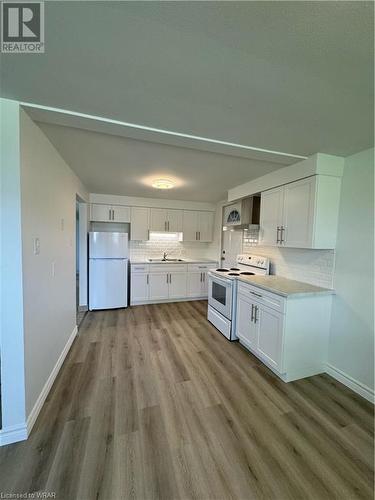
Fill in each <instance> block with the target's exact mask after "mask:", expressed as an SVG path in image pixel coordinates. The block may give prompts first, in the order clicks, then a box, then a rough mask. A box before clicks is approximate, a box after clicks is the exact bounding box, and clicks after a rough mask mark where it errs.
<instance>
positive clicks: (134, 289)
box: [130, 273, 149, 302]
mask: <svg viewBox="0 0 375 500" xmlns="http://www.w3.org/2000/svg"><path fill="white" fill-rule="evenodd" d="M148 280H149V277H148V274H145V273H132V279H131V290H130V292H131V300H132V301H134V302H143V301H145V300H148V297H149V293H148V288H149V286H148V285H149V283H148Z"/></svg>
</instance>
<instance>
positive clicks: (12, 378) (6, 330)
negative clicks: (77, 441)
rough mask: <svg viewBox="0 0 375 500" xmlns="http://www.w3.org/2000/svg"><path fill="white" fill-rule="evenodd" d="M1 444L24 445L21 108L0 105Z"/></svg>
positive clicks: (13, 104) (5, 102)
mask: <svg viewBox="0 0 375 500" xmlns="http://www.w3.org/2000/svg"><path fill="white" fill-rule="evenodd" d="M0 101H1V108H0V115H1V143H0V146H1V147H0V150H1V231H0V235H1V245H0V248H1V268H0V269H1V273H0V277H1V300H0V306H1V309H0V347H1V404H2V432H1V435H0V444H7V443H8V442H14V441H17V440H21V439H25V437H26V428H25V378H24V371H23V366H24V332H23V295H22V253H21V184H20V176H21V164H20V144H19V127H20V124H19V106H18V104H17V103H15V102H13V101H8V100H6V99H1V100H0Z"/></svg>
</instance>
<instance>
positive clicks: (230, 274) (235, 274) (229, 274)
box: [228, 273, 240, 276]
mask: <svg viewBox="0 0 375 500" xmlns="http://www.w3.org/2000/svg"><path fill="white" fill-rule="evenodd" d="M239 275H240V273H228V276H239Z"/></svg>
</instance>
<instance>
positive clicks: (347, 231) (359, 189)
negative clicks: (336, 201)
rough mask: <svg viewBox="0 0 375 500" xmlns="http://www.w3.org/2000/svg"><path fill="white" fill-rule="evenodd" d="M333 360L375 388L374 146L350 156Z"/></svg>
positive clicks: (339, 241)
mask: <svg viewBox="0 0 375 500" xmlns="http://www.w3.org/2000/svg"><path fill="white" fill-rule="evenodd" d="M334 288H335V289H336V296H335V297H334V301H333V309H332V318H331V335H330V346H329V363H330V364H331V365H332V366H333V367H335V368H336V369H338V370H341V371H342V372H344V373H345V374H346V375H347V376H349V377H351V378H353V379H354V380H356V381H358V382H360V383H361V384H364V385H365V386H367V387H369V388H370V389H373V388H374V150H373V149H368V150H366V151H362V152H360V153H357V154H355V155H353V156H350V157H348V158H346V160H345V169H344V176H343V182H342V192H341V202H340V216H339V227H338V239H337V247H336V267H335V273H334Z"/></svg>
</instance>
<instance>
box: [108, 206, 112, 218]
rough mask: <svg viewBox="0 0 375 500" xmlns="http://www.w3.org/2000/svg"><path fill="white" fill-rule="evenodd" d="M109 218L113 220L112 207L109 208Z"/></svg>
mask: <svg viewBox="0 0 375 500" xmlns="http://www.w3.org/2000/svg"><path fill="white" fill-rule="evenodd" d="M108 219H109V220H112V208H109V209H108Z"/></svg>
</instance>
